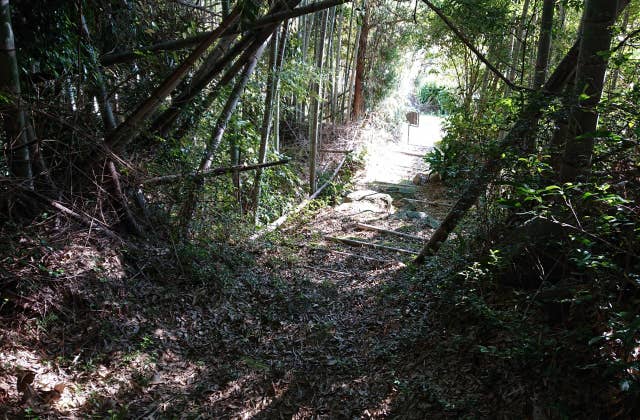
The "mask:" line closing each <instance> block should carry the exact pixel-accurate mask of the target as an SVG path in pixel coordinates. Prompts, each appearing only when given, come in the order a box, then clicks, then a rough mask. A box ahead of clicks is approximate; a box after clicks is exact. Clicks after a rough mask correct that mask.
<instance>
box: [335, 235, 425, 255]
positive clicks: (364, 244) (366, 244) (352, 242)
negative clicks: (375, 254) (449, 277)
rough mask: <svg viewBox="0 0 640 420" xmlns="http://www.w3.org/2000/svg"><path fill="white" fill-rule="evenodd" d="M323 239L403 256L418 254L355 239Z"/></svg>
mask: <svg viewBox="0 0 640 420" xmlns="http://www.w3.org/2000/svg"><path fill="white" fill-rule="evenodd" d="M325 238H326V239H328V240H330V241H332V242H339V243H343V244H346V245H351V246H361V247H367V248H375V249H382V250H385V251H393V252H401V253H403V254H411V255H418V254H419V253H418V252H416V251H412V250H409V249H404V248H395V247H392V246H386V245H378V244H372V243H370V242H364V241H356V240H355V239H347V238H336V237H335V236H325Z"/></svg>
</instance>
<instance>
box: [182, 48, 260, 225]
mask: <svg viewBox="0 0 640 420" xmlns="http://www.w3.org/2000/svg"><path fill="white" fill-rule="evenodd" d="M265 45H266V44H262V46H261V47H260V48H258V50H257V51H256V52H255V53H254V54H253V55H252V56H251V58H250V60H249V62H248V63H247V64H246V65H245V67H244V70H243V72H242V74H241V75H240V78H239V79H238V81H237V82H236V85H235V86H234V88H233V90H232V91H231V93H230V94H229V98H228V99H227V102H226V103H225V106H224V108H223V109H222V112H221V113H220V116H219V117H218V121H217V122H216V126H215V129H214V131H213V134H212V135H211V139H210V140H209V143H208V144H207V148H206V150H205V154H204V156H203V157H202V161H201V162H200V165H199V167H198V172H204V171H206V170H208V169H210V168H211V164H212V163H213V157H214V155H215V152H216V151H217V150H218V146H220V142H221V141H222V136H223V135H224V132H225V130H226V129H227V125H228V124H229V120H230V119H231V115H233V111H234V110H235V109H236V106H237V105H238V101H239V100H240V96H241V95H242V92H243V91H244V88H245V87H246V86H247V83H248V82H249V78H250V77H251V74H253V71H254V70H255V68H256V64H257V63H258V60H259V59H260V57H261V56H262V53H263V52H264V47H265ZM202 186H203V180H202V179H197V180H195V181H194V182H193V183H192V185H191V188H190V189H189V191H188V193H187V196H186V197H185V199H184V202H183V205H182V208H181V209H180V221H181V224H182V233H183V235H184V236H186V234H187V233H188V229H189V224H190V222H191V218H192V217H193V212H194V210H195V207H196V204H197V202H198V197H199V195H200V192H201V190H202Z"/></svg>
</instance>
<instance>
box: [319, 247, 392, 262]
mask: <svg viewBox="0 0 640 420" xmlns="http://www.w3.org/2000/svg"><path fill="white" fill-rule="evenodd" d="M325 249H327V250H328V251H329V252H333V253H334V254H338V255H345V256H347V257H355V258H362V259H363V260H365V261H373V262H378V263H382V264H392V263H395V262H398V261H396V260H382V259H380V258H373V257H368V256H366V255H361V254H354V253H352V252H344V251H336V250H335V249H328V248H325Z"/></svg>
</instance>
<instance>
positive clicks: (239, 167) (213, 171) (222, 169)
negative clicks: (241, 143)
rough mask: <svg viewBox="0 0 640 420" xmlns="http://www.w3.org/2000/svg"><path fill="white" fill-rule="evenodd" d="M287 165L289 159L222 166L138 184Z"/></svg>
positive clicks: (207, 176) (166, 182)
mask: <svg viewBox="0 0 640 420" xmlns="http://www.w3.org/2000/svg"><path fill="white" fill-rule="evenodd" d="M287 163H289V159H282V160H277V161H275V162H267V163H259V164H255V165H235V166H224V167H220V168H215V169H210V170H208V171H202V172H191V173H188V174H173V175H164V176H157V177H155V178H149V179H145V180H142V181H140V184H144V185H159V184H169V183H171V182H175V181H179V180H182V179H185V178H192V179H198V178H211V177H216V176H219V175H224V174H230V173H234V172H246V171H253V170H255V169H258V168H269V167H271V166H278V165H285V164H287Z"/></svg>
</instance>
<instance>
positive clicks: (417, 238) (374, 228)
mask: <svg viewBox="0 0 640 420" xmlns="http://www.w3.org/2000/svg"><path fill="white" fill-rule="evenodd" d="M356 227H357V228H358V229H363V230H371V231H374V232H381V233H386V234H388V235H395V236H400V237H402V238H407V239H411V240H413V241H420V242H422V241H425V240H426V239H427V238H423V237H422V236H417V235H411V234H408V233H402V232H396V231H395V230H389V229H384V228H381V227H377V226H373V225H368V224H366V223H356Z"/></svg>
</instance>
